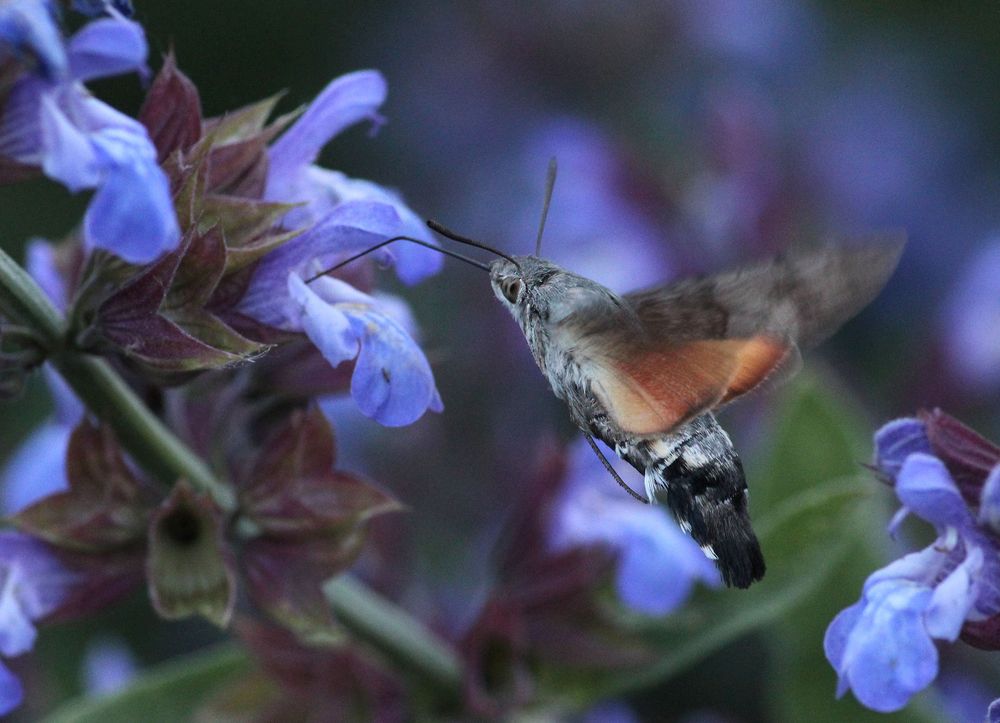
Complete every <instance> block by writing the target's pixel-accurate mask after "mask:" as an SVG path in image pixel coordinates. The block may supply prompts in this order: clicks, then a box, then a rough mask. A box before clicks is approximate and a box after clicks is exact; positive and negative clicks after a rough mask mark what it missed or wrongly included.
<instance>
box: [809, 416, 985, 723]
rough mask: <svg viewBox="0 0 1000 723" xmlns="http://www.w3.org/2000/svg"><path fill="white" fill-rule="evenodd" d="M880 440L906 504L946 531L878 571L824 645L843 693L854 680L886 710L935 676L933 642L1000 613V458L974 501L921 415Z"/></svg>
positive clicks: (881, 461) (889, 428)
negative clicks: (942, 455) (999, 525)
mask: <svg viewBox="0 0 1000 723" xmlns="http://www.w3.org/2000/svg"><path fill="white" fill-rule="evenodd" d="M876 447H877V452H876V463H877V465H878V467H879V469H880V470H881V471H882V472H883V473H885V474H886V475H888V476H890V477H891V478H892V479H894V482H895V491H896V495H897V497H898V498H899V500H900V502H901V503H902V505H903V509H904V510H905V511H906V512H907V513H912V514H915V515H917V516H918V517H920V518H922V519H924V520H926V521H927V522H930V523H931V524H932V525H934V527H935V529H936V531H937V533H938V538H937V540H935V542H934V543H933V544H931V545H930V546H928V547H926V548H925V549H923V550H921V551H919V552H914V553H910V554H908V555H906V556H904V557H903V558H901V559H899V560H896V561H895V562H893V563H891V564H889V565H888V566H886V567H884V568H882V569H881V570H877V571H876V572H874V573H873V574H872V575H871V576H870V577H869V578H868V579H867V580H866V581H865V584H864V587H863V589H862V595H861V599H860V600H859V601H858V602H857V603H855V604H854V605H852V606H851V607H849V608H847V609H846V610H843V611H842V612H841V613H840V614H839V615H837V617H836V618H834V620H833V622H832V623H831V624H830V627H829V628H828V629H827V632H826V637H825V639H824V649H825V651H826V656H827V659H828V660H829V661H830V663H831V664H832V665H833V667H834V668H835V669H836V671H837V675H838V679H839V680H838V688H837V694H838V696H840V695H843V694H844V693H845V692H846V691H847V690H848V689H851V690H852V691H853V692H854V695H855V697H856V698H857V699H858V700H859V701H860V702H861V703H862V704H863V705H865V706H867V707H869V708H871V709H873V710H877V711H882V712H888V711H894V710H899V709H901V708H903V707H904V706H905V705H906V704H907V702H908V701H909V699H910V697H911V696H912V695H914V694H915V693H917V692H918V691H920V690H923V689H924V688H925V687H927V686H928V685H930V683H931V682H932V681H933V680H934V678H935V677H936V676H937V673H938V651H937V647H936V644H935V641H948V642H954V641H955V640H957V639H958V637H959V635H960V634H961V633H962V631H963V627H964V626H965V625H966V624H967V623H968V622H976V621H984V620H988V619H990V618H993V617H994V616H996V615H997V614H1000V587H998V585H1000V538H998V537H997V529H1000V528H996V527H994V521H996V520H1000V464H997V465H996V466H995V467H994V469H993V470H992V472H991V473H990V474H989V475H988V476H987V477H986V479H985V480H983V481H982V483H981V489H980V495H979V500H978V504H976V505H974V507H970V504H969V502H968V500H967V498H966V497H964V496H963V492H962V490H960V489H959V486H958V485H957V484H956V481H955V480H954V479H953V477H952V473H951V472H950V471H949V467H948V466H946V463H945V460H942V459H940V458H939V457H937V456H935V455H934V454H931V452H932V451H934V452H937V451H938V450H937V449H936V448H935V445H934V444H933V442H932V439H931V436H930V435H929V434H928V432H927V428H926V423H925V422H924V421H923V420H918V419H903V420H897V421H895V422H891V423H890V424H888V425H886V426H885V427H883V428H882V429H881V430H880V431H879V433H878V434H877V435H876ZM946 459H947V458H946ZM899 518H900V516H899V515H897V517H896V519H894V523H893V524H897V523H898V521H899Z"/></svg>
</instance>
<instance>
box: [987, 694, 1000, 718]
mask: <svg viewBox="0 0 1000 723" xmlns="http://www.w3.org/2000/svg"><path fill="white" fill-rule="evenodd" d="M986 720H987V721H988V722H989V723H1000V698H997V699H996V700H995V701H993V702H992V703H990V707H989V709H988V710H987V711H986Z"/></svg>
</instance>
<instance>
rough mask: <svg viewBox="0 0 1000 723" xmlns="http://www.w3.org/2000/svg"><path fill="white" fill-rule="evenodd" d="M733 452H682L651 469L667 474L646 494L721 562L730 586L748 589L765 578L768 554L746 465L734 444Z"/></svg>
mask: <svg viewBox="0 0 1000 723" xmlns="http://www.w3.org/2000/svg"><path fill="white" fill-rule="evenodd" d="M719 431H720V432H721V429H720V430H719ZM722 434H725V433H724V432H722ZM726 441H728V436H727V437H726ZM727 446H729V445H727ZM729 451H731V454H723V455H713V456H712V457H709V458H706V457H705V456H704V455H702V454H697V453H696V454H685V453H684V452H682V453H681V454H680V455H678V457H677V458H676V459H675V460H674V461H673V462H672V463H670V464H669V465H665V466H664V467H660V468H651V469H649V470H647V474H654V475H656V476H660V475H662V478H661V479H657V480H655V484H653V485H649V484H647V490H655V494H656V497H657V499H659V500H660V501H662V502H665V503H666V504H667V506H669V507H670V510H671V511H672V512H673V514H674V516H675V517H676V518H677V521H678V522H679V523H680V525H681V527H682V528H683V529H684V530H685V531H686V532H688V533H689V534H690V535H691V537H693V538H694V540H695V542H697V543H698V544H699V545H701V549H702V550H704V551H705V554H706V555H707V556H708V557H710V558H712V559H714V560H715V561H716V565H717V566H718V568H719V571H720V572H721V573H722V579H723V581H724V582H725V583H726V585H728V586H730V587H740V588H746V587H749V586H750V584H751V583H753V582H755V581H757V580H760V579H761V578H762V577H764V569H765V566H764V555H763V553H761V550H760V543H759V542H758V541H757V536H756V535H755V534H754V531H753V527H752V526H751V524H750V514H749V510H748V509H747V502H748V494H747V483H746V477H745V475H744V473H743V464H742V463H741V462H740V459H739V457H738V456H737V455H736V452H735V451H732V448H731V446H729Z"/></svg>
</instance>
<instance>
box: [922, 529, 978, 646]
mask: <svg viewBox="0 0 1000 723" xmlns="http://www.w3.org/2000/svg"><path fill="white" fill-rule="evenodd" d="M982 567H983V551H982V550H980V549H979V548H978V547H975V548H972V549H971V550H969V552H968V554H967V555H966V556H965V560H963V561H962V564H961V565H959V566H958V567H956V568H955V569H954V570H952V572H951V574H949V575H948V577H946V578H945V579H944V580H942V581H941V582H940V583H938V585H937V586H936V587H935V588H934V593H933V595H932V596H931V603H930V605H929V606H928V608H927V612H926V614H925V619H924V623H925V625H926V627H927V632H928V634H929V635H930V636H931V637H932V638H938V639H939V640H948V641H950V642H955V640H957V639H958V634H959V633H960V632H961V631H962V624H963V623H964V622H965V618H966V616H967V615H968V614H969V610H970V609H971V608H972V606H973V604H974V603H975V601H976V594H977V590H976V584H975V580H976V579H977V578H978V576H979V572H980V570H982Z"/></svg>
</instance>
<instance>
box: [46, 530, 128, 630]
mask: <svg viewBox="0 0 1000 723" xmlns="http://www.w3.org/2000/svg"><path fill="white" fill-rule="evenodd" d="M55 554H56V555H57V556H58V557H59V560H60V562H62V563H63V565H65V566H66V568H67V569H69V570H71V571H72V572H73V573H74V574H76V575H77V576H78V578H79V579H78V582H77V583H76V584H75V585H73V586H72V587H71V588H70V590H69V592H68V594H67V595H66V597H65V598H63V600H62V602H61V603H60V604H59V607H58V608H56V609H55V610H54V611H52V613H51V614H49V615H48V616H46V618H45V622H49V623H55V622H64V621H67V620H76V619H78V618H84V617H87V616H89V615H93V614H94V613H96V612H98V611H99V610H102V609H104V608H106V607H108V606H110V605H112V604H114V603H116V602H118V601H119V600H121V599H122V598H124V597H125V596H126V595H129V594H130V593H132V592H133V591H135V590H137V589H138V588H139V587H140V586H141V585H142V583H143V581H144V580H145V577H146V573H145V569H144V562H145V559H146V550H145V546H144V545H138V546H132V547H129V548H122V549H120V550H117V551H114V552H101V553H97V554H94V553H84V552H71V551H69V550H58V549H57V550H55Z"/></svg>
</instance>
